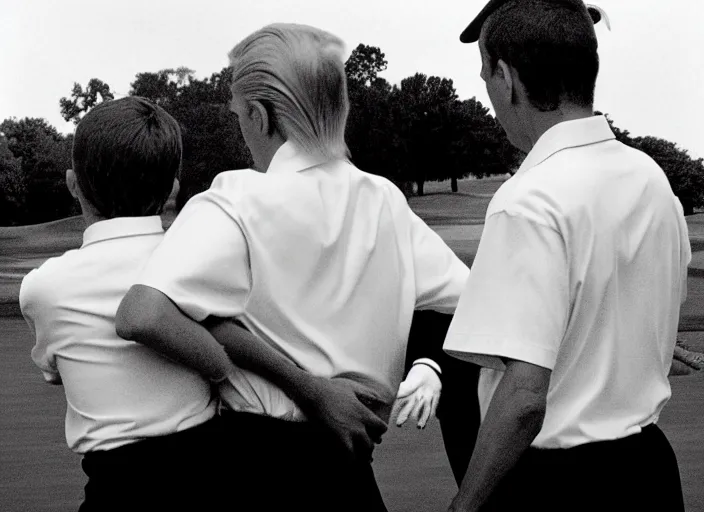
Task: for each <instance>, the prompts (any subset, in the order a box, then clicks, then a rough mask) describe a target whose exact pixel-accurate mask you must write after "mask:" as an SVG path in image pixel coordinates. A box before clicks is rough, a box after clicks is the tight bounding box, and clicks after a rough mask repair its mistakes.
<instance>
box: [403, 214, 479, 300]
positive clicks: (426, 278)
mask: <svg viewBox="0 0 704 512" xmlns="http://www.w3.org/2000/svg"><path fill="white" fill-rule="evenodd" d="M409 211H410V210H409ZM410 215H411V244H412V250H413V260H414V269H415V280H416V309H420V310H422V309H432V310H434V311H438V312H440V313H454V311H455V308H456V307H457V303H458V301H459V298H460V295H461V294H462V290H463V289H464V286H465V283H466V281H467V278H468V276H469V268H468V267H467V265H465V264H464V263H462V261H461V260H460V259H459V258H458V257H457V255H456V254H455V253H454V252H453V250H452V249H450V247H448V245H447V244H446V243H445V242H444V241H443V239H442V238H440V235H438V234H437V233H436V232H435V231H433V230H432V229H430V227H428V225H427V224H426V223H425V222H423V221H422V220H421V219H420V218H419V217H418V216H417V215H416V214H415V213H413V212H412V211H410Z"/></svg>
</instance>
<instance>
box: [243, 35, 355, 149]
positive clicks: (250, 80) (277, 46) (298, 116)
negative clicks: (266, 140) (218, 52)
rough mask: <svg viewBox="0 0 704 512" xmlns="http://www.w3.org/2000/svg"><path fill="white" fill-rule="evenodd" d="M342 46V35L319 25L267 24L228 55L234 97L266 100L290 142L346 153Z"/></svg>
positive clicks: (267, 105)
mask: <svg viewBox="0 0 704 512" xmlns="http://www.w3.org/2000/svg"><path fill="white" fill-rule="evenodd" d="M343 50H344V46H343V43H342V41H341V40H340V39H339V38H337V37H336V36H334V35H332V34H330V33H328V32H325V31H323V30H320V29H317V28H314V27H309V26H306V25H294V24H274V25H269V26H266V27H264V28H262V29H261V30H258V31H257V32H255V33H253V34H251V35H250V36H248V37H247V38H245V39H244V40H243V41H242V42H240V43H239V44H238V45H237V46H235V48H234V49H233V50H232V51H231V52H230V54H229V57H230V64H231V66H232V93H233V96H237V97H239V98H241V99H243V100H244V101H246V102H251V101H258V102H261V103H262V104H263V105H264V106H265V108H267V110H268V113H269V115H270V116H271V117H273V119H274V128H275V129H277V130H278V131H279V132H280V134H281V135H282V136H283V137H284V138H285V139H286V140H287V141H291V142H294V143H296V144H297V145H298V146H300V147H301V148H303V149H304V150H306V151H307V152H309V153H311V154H315V155H320V156H324V157H327V158H344V157H346V156H347V146H346V144H345V125H346V123H347V114H348V112H349V100H348V98H347V80H346V77H345V67H344V62H343V55H342V54H343Z"/></svg>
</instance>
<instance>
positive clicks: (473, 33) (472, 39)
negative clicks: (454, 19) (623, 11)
mask: <svg viewBox="0 0 704 512" xmlns="http://www.w3.org/2000/svg"><path fill="white" fill-rule="evenodd" d="M507 1H508V0H491V1H490V2H489V3H487V4H486V5H485V6H484V9H482V10H481V12H480V13H479V14H477V17H476V18H474V19H473V20H472V22H471V23H470V24H469V25H467V28H466V29H464V31H463V32H462V34H460V41H461V42H462V43H476V42H477V41H479V35H480V34H481V31H482V26H483V25H484V22H485V21H486V19H487V18H488V17H489V16H491V13H493V12H494V11H495V10H496V9H498V8H499V7H501V6H502V5H503V4H504V3H506V2H507ZM586 7H587V12H588V13H589V16H590V17H591V18H592V21H593V22H594V25H596V24H597V23H599V22H600V21H601V19H602V11H601V9H599V8H598V7H596V6H594V5H587V6H586Z"/></svg>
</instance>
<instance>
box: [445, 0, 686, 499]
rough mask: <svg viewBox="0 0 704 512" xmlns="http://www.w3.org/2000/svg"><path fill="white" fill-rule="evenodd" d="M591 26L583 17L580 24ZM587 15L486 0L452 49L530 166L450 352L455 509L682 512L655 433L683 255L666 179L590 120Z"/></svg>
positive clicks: (578, 5) (594, 16) (497, 225)
mask: <svg viewBox="0 0 704 512" xmlns="http://www.w3.org/2000/svg"><path fill="white" fill-rule="evenodd" d="M590 14H591V17H590ZM600 17H601V15H600V14H599V12H598V11H596V10H595V11H591V10H588V9H587V7H586V6H585V5H584V4H583V3H582V2H581V1H580V0H491V1H490V2H489V3H488V4H487V5H486V7H485V8H484V9H483V10H482V11H481V13H480V14H479V15H478V16H477V18H476V19H475V20H474V21H473V22H472V23H471V24H470V25H469V27H468V28H467V29H466V30H465V31H464V33H463V34H462V36H461V38H460V39H461V41H462V42H465V43H471V42H475V41H478V42H479V50H480V53H481V56H482V70H481V77H482V78H483V79H484V81H485V82H486V86H487V92H488V94H489V97H490V99H491V102H492V105H493V107H494V110H495V112H496V116H497V118H498V120H499V122H500V123H501V125H502V126H503V128H504V129H505V130H506V133H507V135H508V138H509V140H510V141H511V143H512V144H514V145H515V146H516V147H518V148H519V149H521V150H523V151H525V152H527V153H528V155H527V157H526V159H525V161H524V162H523V164H522V165H521V167H520V169H519V170H518V171H517V173H516V174H515V175H514V176H513V177H512V178H511V179H510V180H508V181H507V182H506V183H505V184H504V185H503V186H502V187H501V189H499V191H498V192H497V193H496V195H495V196H494V198H493V200H492V202H491V204H490V205H489V208H488V211H487V215H486V223H485V227H484V232H483V235H482V240H481V243H480V245H479V249H478V252H477V256H476V259H475V260H474V264H473V268H472V274H471V275H470V277H469V279H468V281H467V284H466V289H465V291H464V293H463V295H462V298H461V300H460V303H459V305H458V308H457V310H456V313H455V316H454V319H453V322H452V324H451V326H450V329H449V332H448V336H447V338H446V341H445V345H444V348H445V350H446V351H447V352H448V353H450V354H451V355H453V356H455V357H459V358H462V359H465V360H469V361H473V362H476V363H478V364H480V365H481V366H483V368H482V370H481V375H480V381H479V400H480V406H481V415H482V424H481V427H480V430H479V434H478V438H477V443H476V447H475V450H474V453H473V455H472V458H471V461H470V464H469V468H468V470H467V473H466V477H465V479H464V480H463V482H462V485H461V488H460V491H459V493H458V494H457V496H456V497H455V499H454V500H453V503H452V506H451V510H463V511H468V510H541V511H545V510H551V511H553V510H554V511H556V510H570V511H574V510H590V511H592V510H600V511H603V510H668V511H681V510H684V506H683V498H682V489H681V484H680V478H679V470H678V467H677V460H676V458H675V454H674V452H673V450H672V448H671V446H670V444H669V442H668V440H667V439H666V437H665V435H664V434H663V433H662V431H661V430H660V429H659V428H658V427H657V426H656V423H657V420H658V417H659V415H660V412H661V411H662V409H663V407H664V405H665V404H666V402H667V400H668V399H669V397H670V394H671V391H670V385H669V382H668V378H667V376H668V371H669V368H670V364H671V361H672V354H673V350H674V344H675V338H676V333H677V326H678V319H679V311H680V304H681V302H682V301H683V300H684V297H685V295H686V276H687V265H688V263H689V261H690V259H691V250H690V246H689V240H688V234H687V224H686V223H685V219H684V215H683V210H682V206H681V204H680V202H679V201H678V199H677V198H676V197H675V196H674V194H673V192H672V189H671V188H670V185H669V183H668V181H667V178H666V177H665V175H664V173H663V171H662V169H660V168H659V167H658V166H657V164H655V163H654V162H653V161H652V160H651V159H650V158H649V157H648V156H646V155H644V154H643V153H641V152H639V151H637V150H635V149H632V148H629V147H627V146H624V145H623V144H621V143H619V142H617V141H616V140H615V138H614V135H613V133H612V131H611V129H610V127H609V125H608V123H607V121H606V119H605V118H604V117H603V116H596V115H594V111H593V100H594V86H595V82H596V77H597V72H598V67H599V59H598V55H597V39H596V34H595V31H594V27H593V23H594V22H596V21H598V20H599V19H600Z"/></svg>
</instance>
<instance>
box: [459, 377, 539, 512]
mask: <svg viewBox="0 0 704 512" xmlns="http://www.w3.org/2000/svg"><path fill="white" fill-rule="evenodd" d="M502 384H504V383H503V382H502V383H501V384H500V385H499V387H498V389H497V391H496V394H495V395H494V397H493V399H492V401H491V404H490V406H489V410H488V411H487V415H486V418H485V420H484V422H483V423H482V425H481V427H480V428H479V433H478V435H477V443H476V445H475V448H474V452H473V453H472V458H471V460H470V462H469V467H468V468H467V472H466V474H465V478H464V480H463V481H462V485H461V486H460V491H459V493H458V495H457V498H456V500H455V501H456V505H457V506H456V510H477V509H478V508H479V507H481V506H482V505H483V504H484V503H486V501H487V500H488V498H489V497H490V496H491V494H492V493H493V491H494V490H495V488H496V487H497V485H498V484H499V483H500V481H501V480H502V479H503V478H504V477H505V476H506V474H507V473H508V472H509V471H510V470H511V469H512V468H513V467H514V466H515V465H516V463H517V462H518V460H519V459H520V457H521V456H522V455H523V453H524V452H525V451H526V450H527V449H528V448H529V446H530V444H531V443H532V442H533V440H534V439H535V437H536V436H537V435H538V433H539V432H540V429H541V427H542V423H543V418H544V410H542V412H541V410H540V408H538V409H536V408H533V407H526V402H530V400H529V399H527V397H526V392H524V391H521V390H516V389H513V388H511V386H509V385H504V386H502ZM506 384H508V383H506Z"/></svg>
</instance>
